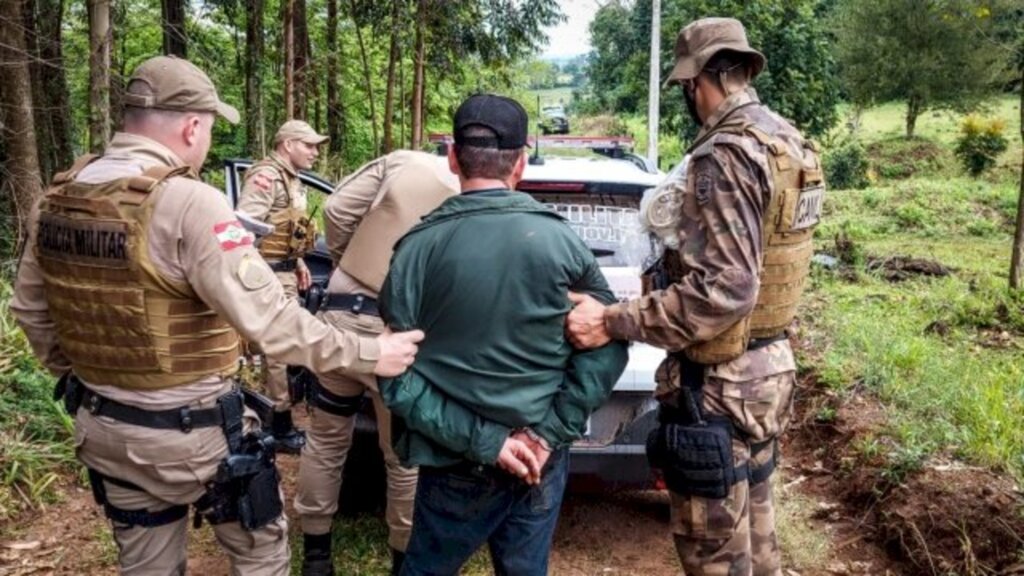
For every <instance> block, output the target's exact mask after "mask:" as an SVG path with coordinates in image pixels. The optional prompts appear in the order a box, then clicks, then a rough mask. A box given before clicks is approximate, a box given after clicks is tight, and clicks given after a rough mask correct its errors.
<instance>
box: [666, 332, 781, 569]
mask: <svg viewBox="0 0 1024 576" xmlns="http://www.w3.org/2000/svg"><path fill="white" fill-rule="evenodd" d="M678 378H679V377H678V372H676V373H673V367H672V366H671V365H670V364H668V363H667V365H666V366H664V371H663V372H662V378H661V380H660V381H659V386H660V387H662V388H660V390H661V391H662V394H666V391H665V388H672V387H673V386H674V385H675V386H678V384H677V383H678V382H679V379H678ZM795 384H796V365H795V363H794V361H793V355H792V351H791V350H790V348H789V343H788V342H785V341H782V342H778V343H775V344H772V345H770V346H768V347H765V348H762V349H760V350H757V351H751V352H748V353H746V354H744V355H743V356H741V357H740V358H737V359H736V360H734V361H732V362H728V363H725V364H719V365H715V366H711V367H709V368H708V369H707V371H706V373H705V380H704V386H703V388H702V395H703V402H702V407H703V410H704V412H705V413H707V414H715V415H720V416H726V417H728V418H729V419H730V420H731V421H732V423H733V426H734V428H735V430H736V432H737V435H734V436H733V440H732V452H733V463H734V465H736V466H743V465H745V464H747V463H748V462H749V466H750V468H751V469H754V468H757V467H760V466H761V465H763V464H765V463H766V462H768V461H769V460H771V458H772V456H773V453H775V451H774V450H772V449H771V448H772V447H771V444H769V445H768V446H767V447H766V448H763V449H760V450H758V451H756V452H755V453H754V454H753V456H752V455H751V444H752V443H756V444H762V443H764V442H766V441H769V440H771V439H777V438H778V437H779V436H780V435H781V434H782V433H783V432H784V431H785V429H786V428H787V427H788V425H789V420H790V417H791V415H792V411H793V393H794V389H795ZM662 397H664V396H662ZM737 436H739V437H737ZM740 437H742V439H741V438H740ZM671 499H672V531H673V535H674V538H675V543H676V551H677V552H678V553H679V560H680V562H681V563H682V565H683V568H684V570H685V573H686V575H687V576H781V574H782V567H781V558H780V554H779V546H778V542H777V539H776V535H775V508H774V505H773V502H772V482H771V478H769V479H768V480H765V481H762V482H760V483H757V484H755V485H751V484H750V482H748V481H747V480H743V481H741V482H738V483H736V484H734V485H733V486H732V487H731V489H730V491H729V495H728V496H727V497H726V498H724V499H709V498H703V497H699V496H689V495H682V494H676V493H672V494H671Z"/></svg>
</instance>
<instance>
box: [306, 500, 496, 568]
mask: <svg viewBox="0 0 1024 576" xmlns="http://www.w3.org/2000/svg"><path fill="white" fill-rule="evenodd" d="M292 533H293V537H292V543H291V546H292V573H293V574H299V573H300V572H301V567H302V535H301V534H300V533H299V531H298V530H292ZM331 545H332V548H333V549H334V567H335V571H336V572H337V573H338V574H345V575H349V576H387V575H388V574H390V573H391V551H390V549H389V548H388V528H387V525H386V524H385V523H384V519H383V518H381V517H379V516H369V515H362V516H357V517H355V518H338V519H336V520H335V521H334V530H333V532H332V543H331ZM491 573H492V571H491V561H490V557H489V556H488V554H487V551H486V549H481V550H480V551H478V552H477V553H476V554H475V555H474V556H473V557H472V558H470V560H469V562H467V563H466V565H465V566H464V567H463V568H462V571H461V572H460V574H462V575H463V576H484V575H486V574H491Z"/></svg>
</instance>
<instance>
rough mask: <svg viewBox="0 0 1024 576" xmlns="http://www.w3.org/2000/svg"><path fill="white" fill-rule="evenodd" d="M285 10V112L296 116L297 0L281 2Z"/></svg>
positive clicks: (287, 117)
mask: <svg viewBox="0 0 1024 576" xmlns="http://www.w3.org/2000/svg"><path fill="white" fill-rule="evenodd" d="M281 9H282V10H283V11H284V50H283V52H284V114H285V119H289V118H294V117H295V0H284V1H283V2H282V3H281Z"/></svg>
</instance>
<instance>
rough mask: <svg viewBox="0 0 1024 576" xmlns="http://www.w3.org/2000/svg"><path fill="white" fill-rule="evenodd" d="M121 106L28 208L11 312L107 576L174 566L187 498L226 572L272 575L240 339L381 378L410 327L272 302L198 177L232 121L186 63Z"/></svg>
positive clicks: (241, 239)
mask: <svg viewBox="0 0 1024 576" xmlns="http://www.w3.org/2000/svg"><path fill="white" fill-rule="evenodd" d="M125 104H126V108H125V117H124V131H123V132H119V133H117V134H115V136H114V138H113V139H112V141H111V143H110V146H109V147H108V148H107V149H106V150H105V151H104V154H103V155H102V156H99V157H95V156H87V157H84V158H80V159H79V160H77V161H76V162H75V165H74V166H73V167H72V168H71V169H70V170H68V171H66V172H64V173H61V174H58V175H57V176H56V177H55V178H54V181H53V184H52V186H51V188H50V189H49V191H48V192H47V193H46V195H45V196H44V197H43V198H41V199H40V202H39V203H38V205H37V206H36V207H35V209H34V210H33V212H32V215H31V217H30V223H29V227H28V229H29V237H28V240H27V243H26V248H25V251H24V253H23V255H22V259H21V263H20V266H19V269H18V277H17V281H16V284H15V294H14V298H13V300H12V302H11V310H12V312H13V313H14V315H15V317H16V319H17V321H18V324H19V325H20V326H21V327H22V329H23V330H24V331H25V334H26V336H27V337H28V340H29V342H30V343H31V345H32V348H33V350H34V352H35V353H36V355H37V356H38V357H39V358H40V359H41V360H42V362H43V363H44V365H45V366H46V367H47V368H48V369H50V370H51V371H52V372H53V373H54V374H58V375H62V378H61V380H60V384H59V387H58V391H59V392H60V394H61V395H62V396H63V398H64V401H65V406H67V407H68V408H69V410H70V411H71V414H72V415H73V416H75V433H74V439H75V448H76V454H77V456H78V458H79V459H80V460H81V461H82V462H83V463H84V464H85V465H86V467H87V468H88V469H89V476H90V480H91V482H92V484H93V491H94V494H95V495H96V498H97V500H98V502H99V503H100V504H102V505H103V507H104V511H105V513H106V515H107V517H108V518H109V519H110V522H111V524H112V527H113V531H114V540H115V541H116V542H117V545H118V560H119V564H120V567H121V573H122V574H126V575H129V576H132V575H143V574H147V575H148V574H177V575H181V574H184V573H185V570H186V552H185V546H186V540H187V534H186V526H187V522H188V520H187V516H188V512H189V507H190V506H193V505H194V506H195V507H196V509H197V515H198V516H199V517H200V518H204V519H205V520H206V521H208V522H210V523H211V524H212V525H213V529H214V532H215V534H216V537H217V540H218V542H219V543H220V544H221V546H222V547H223V548H224V550H225V552H227V554H228V557H229V560H230V563H231V567H232V568H231V570H232V574H247V575H253V574H255V575H264V574H273V575H284V574H287V573H288V565H289V547H288V535H287V522H286V520H285V517H284V515H283V513H282V508H283V506H282V502H281V495H280V490H279V487H278V476H277V471H276V469H275V467H274V463H273V451H272V449H270V448H269V446H268V444H267V443H266V442H265V441H264V440H263V439H262V437H261V435H259V434H257V432H258V429H259V420H258V419H257V418H256V415H255V413H254V412H253V411H252V410H251V409H249V408H248V407H247V406H243V402H244V401H243V395H242V394H241V393H240V392H239V390H238V386H237V384H236V381H235V378H234V375H235V374H236V372H237V370H238V363H239V340H240V336H241V337H244V338H246V339H247V340H250V341H253V342H256V343H258V344H260V345H261V346H262V347H263V349H264V350H265V351H266V353H267V354H268V355H270V356H271V357H274V358H278V359H280V360H282V361H286V362H290V363H293V364H298V365H305V366H309V367H311V368H313V369H316V370H318V371H320V372H324V373H331V372H333V371H337V370H345V371H346V372H354V373H364V374H369V373H371V372H375V373H377V374H380V375H387V374H398V373H401V372H403V371H404V370H405V368H406V367H407V366H408V365H409V364H410V363H411V362H412V359H413V356H414V354H415V351H416V346H415V342H416V341H417V340H418V339H419V338H421V337H422V334H421V333H412V332H410V333H403V334H391V333H385V334H383V335H381V336H379V337H376V338H375V337H373V336H367V335H360V334H356V333H354V332H352V331H342V330H338V329H335V328H331V327H329V326H327V325H326V324H324V323H323V322H320V321H318V320H317V319H315V318H314V317H312V316H310V315H309V314H308V313H307V312H306V311H304V310H302V309H301V308H300V307H299V305H298V303H297V302H295V301H294V299H291V298H287V297H286V296H285V294H284V292H283V290H282V289H281V287H280V285H279V284H278V283H277V282H275V281H274V275H273V273H272V272H271V271H270V269H269V268H268V267H267V265H266V263H265V262H264V261H263V259H262V258H261V257H260V256H259V254H258V253H257V252H256V250H255V249H254V248H253V246H252V244H253V238H252V236H251V235H250V234H249V233H247V232H246V231H245V230H244V228H242V226H241V225H240V224H239V223H238V222H237V220H236V219H235V216H234V214H233V213H232V211H231V209H230V207H229V206H228V204H227V202H226V200H225V198H224V195H223V194H222V193H221V192H220V191H218V190H216V189H214V188H212V187H210V186H207V185H206V184H203V183H202V182H200V181H199V180H198V177H197V174H198V171H199V169H200V168H201V166H202V164H203V162H204V160H205V158H206V155H207V152H208V150H209V147H210V141H211V128H212V126H213V122H214V118H215V117H216V115H218V114H219V115H220V116H222V117H224V118H226V119H227V120H229V121H230V122H232V123H236V122H237V121H238V112H237V111H236V110H235V109H234V108H232V107H230V106H228V105H226V104H224V103H223V102H221V101H220V100H219V99H218V96H217V93H216V90H215V89H214V86H213V84H212V83H211V82H210V79H209V78H208V77H207V76H206V74H204V73H203V72H202V71H201V70H199V69H198V68H196V67H195V66H193V65H192V64H190V63H189V62H188V61H186V60H181V59H178V58H173V57H164V56H161V57H156V58H152V59H150V60H147V61H146V62H144V63H143V64H141V65H140V66H139V67H138V68H137V69H136V70H135V72H134V74H133V75H132V77H131V78H130V80H129V82H128V86H127V91H126V94H125Z"/></svg>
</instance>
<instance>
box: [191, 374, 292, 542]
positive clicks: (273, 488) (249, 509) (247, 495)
mask: <svg viewBox="0 0 1024 576" xmlns="http://www.w3.org/2000/svg"><path fill="white" fill-rule="evenodd" d="M242 402H243V401H242V395H241V394H229V395H227V396H224V397H222V398H221V399H220V400H218V402H217V403H218V404H219V405H220V408H221V410H222V412H223V413H224V435H225V437H226V438H227V443H228V456H227V458H225V459H224V460H223V461H222V462H221V463H220V467H219V468H218V469H217V475H216V477H215V478H214V480H213V481H212V482H211V483H210V484H209V485H207V491H206V494H204V495H203V497H202V498H200V499H199V502H197V503H196V507H197V508H198V509H199V511H200V513H201V514H202V516H200V515H199V514H197V515H196V524H197V525H198V524H200V523H201V519H202V518H206V520H207V521H208V522H210V523H211V524H221V523H224V522H234V521H238V522H239V523H240V524H241V525H242V528H244V529H246V530H248V531H253V530H257V529H259V528H262V527H264V526H266V525H267V524H269V523H271V522H273V521H274V520H275V519H277V518H278V517H279V516H280V515H281V514H282V512H283V511H284V505H283V503H282V502H281V493H280V490H279V487H278V486H279V484H280V476H279V475H278V472H277V468H276V467H275V465H274V445H273V438H271V437H269V436H267V435H264V434H261V433H250V434H243V432H242V410H243V406H242Z"/></svg>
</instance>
